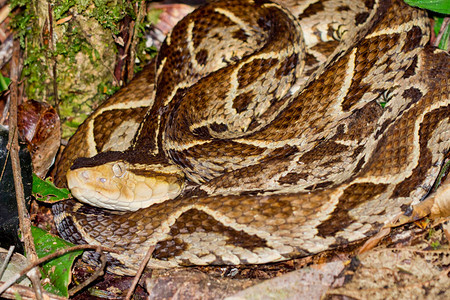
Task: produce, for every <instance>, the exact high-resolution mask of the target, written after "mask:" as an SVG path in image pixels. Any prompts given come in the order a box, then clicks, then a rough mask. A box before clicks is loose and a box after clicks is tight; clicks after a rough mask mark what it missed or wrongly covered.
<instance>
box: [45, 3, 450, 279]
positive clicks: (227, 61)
mask: <svg viewBox="0 0 450 300" xmlns="http://www.w3.org/2000/svg"><path fill="white" fill-rule="evenodd" d="M279 2H280V4H281V5H279V4H276V3H272V2H269V1H259V0H254V1H252V0H240V1H236V0H228V1H214V2H211V3H209V4H207V5H205V6H202V7H200V8H198V9H197V10H195V11H194V12H193V13H191V14H190V15H188V16H187V17H185V18H184V19H183V20H181V21H180V22H179V23H178V24H177V25H176V26H175V28H174V29H173V31H172V32H171V33H170V34H169V35H168V37H167V38H166V40H165V42H164V44H163V45H162V47H161V50H160V53H159V56H158V59H157V60H156V62H155V63H154V64H152V65H151V66H150V67H148V68H147V69H146V70H144V71H143V72H142V73H141V74H140V75H138V76H137V77H136V78H135V79H134V80H133V81H132V82H131V83H130V84H129V85H127V86H126V87H124V88H122V89H121V90H120V91H119V92H118V93H117V94H116V95H114V96H113V97H112V98H110V100H109V101H108V102H107V103H105V104H104V105H102V106H100V107H99V108H98V109H97V110H96V111H95V112H94V113H93V114H92V115H91V116H90V117H89V118H88V119H87V120H86V121H85V122H84V123H83V124H82V125H81V126H80V128H79V130H78V132H77V133H76V134H75V135H74V137H72V139H71V140H70V141H69V145H68V147H67V148H66V149H65V151H64V153H63V154H62V157H61V159H60V160H59V162H58V167H57V169H56V177H55V182H56V183H57V184H59V185H65V184H66V178H65V175H66V172H67V170H68V169H69V168H70V169H71V170H70V171H69V173H68V177H67V178H68V181H69V186H70V187H71V188H72V193H73V194H74V195H75V196H76V197H77V198H79V199H81V200H82V201H83V202H87V203H90V204H94V205H98V203H99V202H101V204H102V205H103V206H105V207H106V208H98V207H94V206H91V205H89V204H82V203H80V202H77V201H75V200H69V201H64V202H60V203H57V204H55V205H54V206H53V211H54V214H55V222H56V225H57V228H58V231H59V233H60V235H61V236H62V237H63V238H65V239H67V240H69V241H71V242H74V243H78V244H80V243H89V244H99V245H103V246H107V247H111V248H115V249H117V250H119V251H120V254H115V253H111V254H110V255H111V256H110V257H109V258H110V264H109V266H108V268H109V270H110V271H111V272H114V273H117V274H134V273H135V272H136V270H137V268H138V265H139V263H140V261H141V260H142V259H143V257H144V256H145V254H146V252H147V250H148V248H149V247H150V246H152V245H155V246H156V248H155V251H154V253H153V256H152V258H151V260H150V262H149V263H148V266H149V267H153V268H167V267H176V266H186V265H234V264H261V263H268V262H276V261H283V260H287V259H290V258H294V257H301V256H306V255H310V254H314V253H318V252H320V251H324V250H328V249H332V248H335V247H337V246H341V245H346V244H348V243H351V242H353V241H357V240H360V239H364V238H366V237H368V236H370V235H373V234H374V233H375V232H377V230H378V229H380V228H381V227H382V226H383V225H384V224H385V223H386V222H388V221H389V220H391V219H392V218H393V216H395V215H398V214H399V213H401V212H405V211H408V208H409V207H410V205H411V204H414V203H418V202H419V201H420V200H422V199H424V198H425V197H426V196H427V195H428V194H429V192H430V189H431V186H432V185H433V183H434V181H435V180H436V177H437V176H438V173H439V171H440V168H441V166H442V164H443V161H444V159H445V155H446V154H447V153H448V151H449V148H450V91H449V86H450V85H449V81H450V59H449V54H448V53H447V52H444V51H440V50H436V49H433V48H432V47H430V46H427V45H426V44H427V42H428V40H429V24H428V23H427V22H428V21H427V16H426V13H425V12H424V11H421V10H418V9H415V8H412V7H409V6H407V5H406V4H404V3H403V2H402V1H397V0H382V1H376V0H364V1H338V0H328V1H279ZM301 27H302V28H301ZM302 29H303V33H302ZM84 156H85V157H91V156H94V157H93V158H91V159H87V158H82V159H78V160H75V159H76V158H77V157H84ZM74 160H75V163H74V165H73V166H72V167H71V165H72V163H73V161H74ZM133 176H134V177H133ZM131 178H138V179H136V180H137V181H132V179H131ZM148 178H150V179H148ZM121 180H122V181H121ZM123 181H125V182H126V184H125V185H121V184H122V182H123ZM149 194H152V197H151V199H150V200H149V199H147V198H148V197H147V196H148V195H149ZM146 197H147V198H146ZM122 198H123V199H125V200H126V201H128V200H130V199H131V200H139V201H137V204H135V203H134V202H126V203H125V204H122V202H120V201H118V200H117V199H122ZM92 199H93V200H92ZM105 199H106V200H105ZM145 206H148V207H145ZM141 207H143V208H141ZM144 207H145V208H144ZM108 208H109V209H108ZM112 208H114V209H119V210H112ZM139 208H140V209H139ZM84 258H85V259H87V260H88V261H94V260H95V255H94V254H93V253H91V252H86V253H85V254H84Z"/></svg>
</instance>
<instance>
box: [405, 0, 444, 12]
mask: <svg viewBox="0 0 450 300" xmlns="http://www.w3.org/2000/svg"><path fill="white" fill-rule="evenodd" d="M405 2H406V3H408V4H409V5H411V6H417V7H420V8H424V9H428V10H431V11H435V12H438V13H441V14H450V1H449V0H405Z"/></svg>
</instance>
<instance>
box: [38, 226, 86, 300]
mask: <svg viewBox="0 0 450 300" xmlns="http://www.w3.org/2000/svg"><path fill="white" fill-rule="evenodd" d="M31 233H32V235H33V238H34V243H35V245H36V253H37V255H38V257H39V258H41V257H44V256H47V255H49V254H51V253H53V252H55V251H57V250H59V249H63V248H68V247H71V246H73V244H71V243H69V242H66V241H64V240H62V239H60V238H58V237H55V236H53V235H51V234H50V233H48V232H46V231H45V230H42V229H40V228H37V227H34V226H32V227H31ZM82 253H83V251H82V250H78V251H73V252H69V253H66V254H64V255H62V256H60V257H57V258H55V259H52V260H51V261H49V262H47V263H44V264H42V267H41V273H42V277H43V278H48V280H43V282H44V283H43V287H44V288H45V290H47V291H48V292H51V293H53V294H56V295H60V296H63V297H68V296H69V292H68V286H69V283H70V278H71V273H70V272H71V269H72V265H73V262H74V261H75V258H76V257H77V256H78V255H80V254H82Z"/></svg>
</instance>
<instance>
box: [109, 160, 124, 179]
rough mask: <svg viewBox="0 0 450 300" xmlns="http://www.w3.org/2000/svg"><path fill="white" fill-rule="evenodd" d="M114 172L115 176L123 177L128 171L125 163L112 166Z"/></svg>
mask: <svg viewBox="0 0 450 300" xmlns="http://www.w3.org/2000/svg"><path fill="white" fill-rule="evenodd" d="M112 170H113V172H114V176H116V177H121V176H122V175H123V174H124V173H125V171H126V168H125V164H124V163H116V164H114V165H113V166H112Z"/></svg>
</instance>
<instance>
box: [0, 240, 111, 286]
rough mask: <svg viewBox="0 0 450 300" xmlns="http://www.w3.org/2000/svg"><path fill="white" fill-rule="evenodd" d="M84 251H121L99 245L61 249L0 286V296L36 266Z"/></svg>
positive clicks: (37, 261)
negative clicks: (69, 253)
mask: <svg viewBox="0 0 450 300" xmlns="http://www.w3.org/2000/svg"><path fill="white" fill-rule="evenodd" d="M83 249H94V250H97V249H98V251H100V250H103V251H107V252H113V253H119V251H117V250H114V249H110V248H107V247H103V246H98V245H77V246H73V247H69V248H64V249H60V250H57V251H55V252H53V253H52V254H49V255H47V256H44V257H42V258H40V259H38V260H36V261H35V262H33V263H32V264H30V265H28V266H27V267H26V268H25V269H23V270H22V271H20V273H17V274H15V275H14V276H13V277H12V278H10V279H9V280H8V281H6V282H5V283H4V284H3V285H2V286H0V295H1V294H2V293H3V292H4V291H5V290H6V289H7V288H8V287H10V286H11V285H13V284H14V282H16V281H17V279H19V278H20V277H22V276H23V275H25V274H26V273H27V272H28V271H30V270H31V269H33V268H35V267H36V266H38V265H40V264H42V263H44V262H46V261H48V260H52V259H54V258H56V257H59V256H61V255H64V254H66V253H68V252H72V251H77V250H83Z"/></svg>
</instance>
